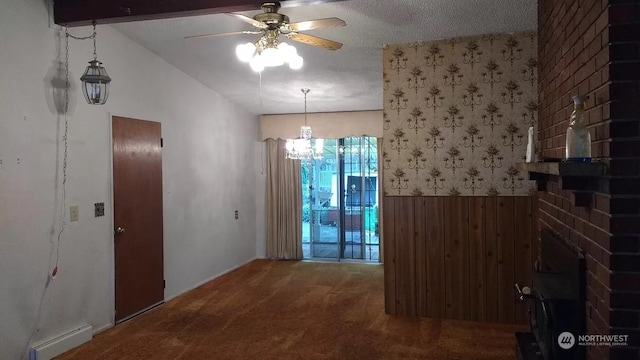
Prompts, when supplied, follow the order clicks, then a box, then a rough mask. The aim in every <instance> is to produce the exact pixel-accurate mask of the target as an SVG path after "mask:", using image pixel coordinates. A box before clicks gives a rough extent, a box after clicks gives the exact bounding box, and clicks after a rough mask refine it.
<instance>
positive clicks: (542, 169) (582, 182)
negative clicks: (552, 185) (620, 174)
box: [516, 162, 607, 207]
mask: <svg viewBox="0 0 640 360" xmlns="http://www.w3.org/2000/svg"><path fill="white" fill-rule="evenodd" d="M516 167H517V169H518V170H520V171H527V172H528V173H529V179H530V180H535V181H536V183H537V184H538V191H546V190H547V182H549V181H555V182H558V183H559V184H560V188H561V189H564V190H573V191H574V192H573V204H574V205H575V206H582V207H587V206H590V204H591V198H592V195H593V193H592V192H593V191H594V190H596V189H597V188H598V178H599V177H601V176H603V175H606V173H607V166H606V164H604V163H600V162H592V163H570V162H532V163H517V164H516Z"/></svg>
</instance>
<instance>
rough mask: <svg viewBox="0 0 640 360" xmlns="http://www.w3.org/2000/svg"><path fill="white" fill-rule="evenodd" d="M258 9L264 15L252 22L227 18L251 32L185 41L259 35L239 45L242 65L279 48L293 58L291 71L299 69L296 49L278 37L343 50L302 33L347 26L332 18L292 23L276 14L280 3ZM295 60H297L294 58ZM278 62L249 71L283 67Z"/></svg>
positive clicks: (246, 17)
mask: <svg viewBox="0 0 640 360" xmlns="http://www.w3.org/2000/svg"><path fill="white" fill-rule="evenodd" d="M261 9H262V11H263V12H262V13H261V14H257V15H255V16H254V17H253V18H250V17H248V16H245V15H241V14H236V13H230V14H229V15H231V16H234V17H235V18H237V19H239V20H241V21H244V22H246V23H248V24H251V25H253V27H254V28H255V30H253V31H248V30H245V31H236V32H228V33H222V34H204V35H193V36H186V37H185V39H194V38H206V37H215V36H227V35H239V34H255V35H262V36H261V38H260V39H259V40H258V41H257V42H255V43H247V44H243V45H239V46H238V48H237V49H236V54H237V55H238V58H239V59H240V60H242V61H247V62H250V60H251V59H252V58H254V57H255V55H256V54H258V55H259V54H263V55H269V52H270V51H269V50H274V51H273V53H275V50H280V48H282V50H281V51H282V52H288V54H289V55H291V56H292V59H293V60H292V62H294V63H295V64H293V65H294V66H292V63H290V67H292V68H299V67H301V66H302V58H301V57H299V56H298V55H297V53H295V48H293V47H292V46H287V45H286V44H284V43H281V42H280V35H282V36H284V37H286V38H288V39H291V40H293V41H297V42H300V43H303V44H307V45H312V46H317V47H320V48H323V49H327V50H338V49H340V48H341V47H342V44H341V43H339V42H336V41H332V40H327V39H323V38H320V37H317V36H312V35H307V34H302V33H301V32H303V31H308V30H316V29H328V28H335V27H340V26H345V25H346V23H345V22H344V21H343V20H341V19H338V18H336V17H332V18H325V19H316V20H308V21H302V22H297V23H291V22H289V17H288V16H286V15H284V14H280V13H278V10H279V9H280V3H279V2H266V3H264V4H262V6H261ZM295 56H297V58H296V57H295ZM263 58H264V57H263ZM280 60H281V59H280V58H278V59H277V60H275V62H269V61H267V62H263V63H262V65H258V66H257V68H256V67H254V64H252V68H254V70H256V71H261V70H262V68H263V67H264V66H277V65H282V63H281V61H280ZM298 62H299V64H298ZM298 65H299V66H298Z"/></svg>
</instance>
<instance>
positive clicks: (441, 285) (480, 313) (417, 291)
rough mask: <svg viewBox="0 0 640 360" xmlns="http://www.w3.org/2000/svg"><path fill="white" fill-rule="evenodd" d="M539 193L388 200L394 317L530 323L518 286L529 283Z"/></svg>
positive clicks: (388, 293) (387, 263)
mask: <svg viewBox="0 0 640 360" xmlns="http://www.w3.org/2000/svg"><path fill="white" fill-rule="evenodd" d="M536 219H537V201H536V198H535V197H525V196H512V197H507V196H505V197H502V196H501V197H463V196H449V197H410V196H385V197H384V215H383V232H384V275H385V310H386V312H387V313H388V314H392V315H403V316H412V317H431V318H447V319H462V320H475V321H487V322H499V323H521V324H524V323H527V322H528V318H527V314H526V307H525V305H524V304H523V303H521V302H519V301H518V300H517V299H516V295H515V290H514V283H516V282H518V283H519V284H521V285H522V286H524V285H530V284H531V269H532V268H533V263H534V261H535V259H536V257H537V255H538V250H537V246H538V241H536V240H537V237H538V226H537V220H536Z"/></svg>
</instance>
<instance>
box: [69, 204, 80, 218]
mask: <svg viewBox="0 0 640 360" xmlns="http://www.w3.org/2000/svg"><path fill="white" fill-rule="evenodd" d="M79 218H80V214H79V212H78V205H73V206H72V207H70V208H69V220H71V221H78V219H79Z"/></svg>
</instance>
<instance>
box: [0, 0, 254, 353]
mask: <svg viewBox="0 0 640 360" xmlns="http://www.w3.org/2000/svg"><path fill="white" fill-rule="evenodd" d="M70 32H71V33H72V34H74V35H77V36H86V35H89V34H90V33H91V29H90V28H72V29H70ZM62 35H63V33H61V32H59V29H58V28H57V27H56V26H55V25H52V24H51V21H50V16H49V12H48V9H47V6H46V5H45V1H43V0H4V1H3V4H2V11H0V49H2V50H0V160H1V161H2V162H1V163H0V359H2V360H4V359H20V358H23V357H24V355H25V353H26V349H27V348H28V347H29V346H30V345H32V344H34V343H38V342H40V341H42V340H45V339H49V338H52V337H55V336H58V335H60V334H62V333H65V332H67V331H69V330H71V329H74V328H76V327H78V326H80V325H82V324H85V323H88V324H90V325H92V326H93V327H94V329H104V328H105V327H108V326H109V325H110V324H111V323H112V319H113V298H114V293H113V246H112V243H113V236H112V231H113V228H112V226H113V224H112V207H111V172H110V167H111V165H110V152H111V149H110V145H111V144H110V114H114V115H120V116H127V117H133V118H139V119H145V120H153V121H159V122H161V123H162V132H163V137H164V141H165V147H164V149H163V189H164V241H165V243H164V254H165V278H166V281H167V288H166V290H165V298H167V299H169V298H172V297H174V296H176V295H178V294H180V293H182V292H184V291H187V290H189V289H191V288H193V287H194V286H196V285H198V284H201V283H203V282H205V281H206V280H208V279H211V278H212V277H215V276H216V275H218V274H221V273H223V272H225V271H227V270H229V269H231V268H234V267H236V266H239V265H241V264H243V263H245V262H247V261H249V260H250V259H252V258H254V257H256V254H257V249H256V242H257V241H258V238H260V236H257V235H256V234H257V232H256V227H257V224H259V223H260V220H259V219H262V218H263V217H264V214H258V213H257V212H259V211H261V208H260V206H258V205H257V202H256V200H255V198H256V195H257V194H256V192H257V191H258V192H259V191H260V184H262V183H263V179H262V175H261V174H260V172H259V168H260V166H257V164H256V161H255V158H256V149H258V148H259V146H261V144H259V143H258V142H257V139H258V132H259V130H258V121H257V117H256V116H254V115H251V114H249V113H246V112H245V111H243V110H242V109H241V108H239V107H238V106H235V105H234V104H232V103H230V102H228V101H227V100H225V99H224V98H222V97H221V96H220V95H218V94H217V93H215V92H213V91H211V90H210V89H208V88H206V87H204V86H203V85H202V84H200V83H199V82H197V81H195V80H193V79H192V78H190V77H188V76H186V75H185V74H184V73H182V72H180V71H178V70H177V69H175V68H174V67H172V66H171V65H169V64H167V63H166V62H164V61H163V60H161V59H160V58H158V57H157V56H155V55H154V54H152V53H150V52H149V51H147V50H145V49H144V48H142V47H141V46H139V45H137V44H135V43H134V42H132V41H131V40H129V39H128V38H126V37H124V36H123V35H121V34H120V33H118V32H117V31H115V30H114V29H113V28H111V27H109V26H99V27H98V58H99V59H100V60H101V61H102V62H103V63H104V65H105V67H106V69H107V71H108V73H109V75H110V76H111V77H112V79H113V83H112V87H111V96H110V98H109V101H108V102H107V104H106V105H104V106H90V105H87V104H86V103H85V102H84V99H83V98H82V94H81V93H79V92H78V91H77V90H78V85H79V77H80V75H82V72H83V71H84V69H85V67H86V65H87V61H89V60H90V59H91V54H92V44H91V41H89V40H84V41H78V40H71V43H70V70H71V80H72V83H73V87H74V88H73V91H72V93H71V99H72V100H71V106H70V112H69V114H70V115H69V122H68V123H69V137H68V138H69V152H68V168H67V173H68V180H67V186H66V206H65V208H64V209H60V197H61V196H60V195H61V174H60V169H61V168H62V164H61V161H62V152H61V149H62V147H61V144H60V141H61V138H62V133H61V132H62V131H63V123H64V122H63V120H64V119H63V117H62V116H60V115H58V114H57V112H56V110H55V106H54V101H53V100H52V99H53V96H52V93H54V91H53V90H52V86H51V84H52V79H55V75H56V73H59V75H63V71H61V70H62V68H61V67H60V63H59V62H60V61H61V60H64V36H62ZM54 82H55V81H54ZM60 82H61V83H64V80H63V79H58V83H60ZM58 94H59V93H58ZM18 159H19V160H18ZM263 196H264V194H261V195H260V194H258V197H263ZM96 202H105V205H106V216H104V217H98V218H94V217H93V216H92V212H93V204H94V203H96ZM70 205H78V206H79V209H80V220H79V221H77V222H72V223H71V222H69V221H68V212H69V206H70ZM235 209H237V210H239V214H240V218H239V220H234V217H233V215H234V214H233V212H234V210H235ZM61 213H62V214H63V215H64V216H65V218H66V219H67V225H66V228H65V230H64V232H63V233H62V236H61V240H60V248H59V249H60V260H59V273H58V275H57V277H56V278H55V279H54V280H53V281H51V282H50V281H49V279H50V278H49V274H50V273H51V270H52V269H53V266H54V264H53V262H54V260H55V254H56V249H57V248H56V245H57V239H56V235H57V233H58V231H59V230H60V225H59V223H60V222H59V217H60V215H61Z"/></svg>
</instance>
